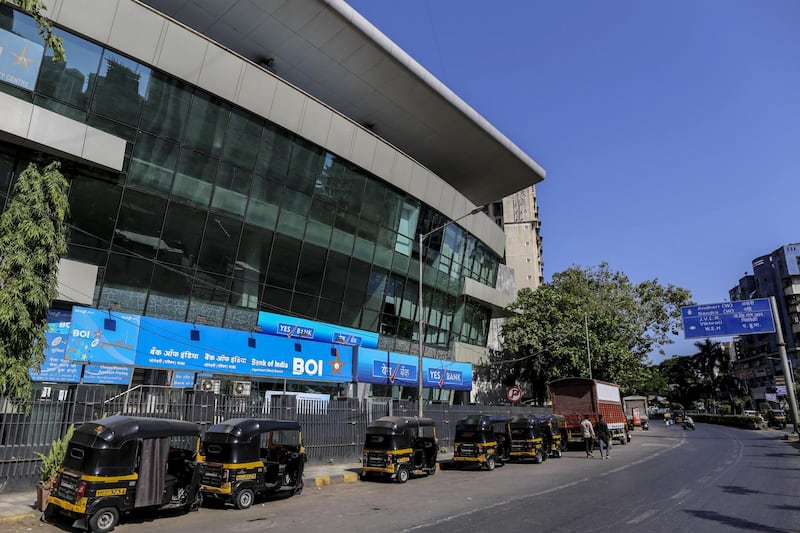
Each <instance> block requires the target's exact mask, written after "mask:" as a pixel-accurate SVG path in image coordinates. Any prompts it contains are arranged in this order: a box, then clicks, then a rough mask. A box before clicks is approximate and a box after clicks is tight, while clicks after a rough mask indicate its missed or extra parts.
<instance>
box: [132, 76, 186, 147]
mask: <svg viewBox="0 0 800 533" xmlns="http://www.w3.org/2000/svg"><path fill="white" fill-rule="evenodd" d="M191 97H192V93H191V89H190V88H189V87H188V86H186V85H184V84H183V83H181V82H180V81H178V80H175V79H171V78H169V77H167V76H165V75H164V74H161V73H160V72H155V71H154V72H153V73H152V76H151V77H150V84H149V85H148V87H147V95H146V97H145V103H144V110H143V112H142V120H141V128H142V129H143V130H145V131H148V132H150V133H153V134H154V135H157V136H159V137H166V138H168V139H172V140H176V141H177V140H178V139H180V137H181V133H182V132H183V125H184V124H185V122H186V116H187V114H188V112H189V102H190V101H191Z"/></svg>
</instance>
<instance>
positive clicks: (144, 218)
mask: <svg viewBox="0 0 800 533" xmlns="http://www.w3.org/2000/svg"><path fill="white" fill-rule="evenodd" d="M165 206H166V200H164V199H163V198H157V197H155V196H151V195H148V194H143V193H140V192H136V191H132V190H128V191H126V193H125V196H124V197H123V199H122V208H121V209H120V212H119V218H118V220H117V229H116V230H115V231H114V246H115V248H114V251H116V252H132V253H135V254H137V255H140V256H144V257H151V258H152V257H155V256H156V252H158V251H160V250H163V251H165V252H166V251H168V250H169V249H171V247H170V246H169V245H167V243H165V242H164V241H163V240H161V221H162V220H164V209H165Z"/></svg>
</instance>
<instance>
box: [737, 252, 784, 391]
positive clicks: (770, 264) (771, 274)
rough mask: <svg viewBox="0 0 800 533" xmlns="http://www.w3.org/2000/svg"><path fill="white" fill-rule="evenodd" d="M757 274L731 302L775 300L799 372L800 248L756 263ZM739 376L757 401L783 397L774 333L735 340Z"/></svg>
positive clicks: (749, 277) (746, 278) (741, 284)
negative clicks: (770, 397) (774, 396)
mask: <svg viewBox="0 0 800 533" xmlns="http://www.w3.org/2000/svg"><path fill="white" fill-rule="evenodd" d="M752 265H753V274H746V275H745V276H743V277H742V278H741V279H740V280H739V283H738V285H736V286H734V287H733V288H732V289H731V290H730V291H729V296H730V298H731V300H746V299H752V298H769V297H774V298H775V304H776V306H777V308H778V318H779V319H780V323H781V331H782V333H783V338H784V342H785V343H786V353H787V356H788V358H789V363H790V365H791V366H793V367H794V368H795V369H796V368H797V361H798V355H799V354H800V350H799V349H800V244H797V243H795V244H787V245H785V246H781V247H780V248H778V249H777V250H775V251H773V252H772V253H770V254H767V255H763V256H761V257H757V258H755V259H753V262H752ZM735 345H736V362H735V368H736V372H737V374H738V375H739V376H740V377H741V378H742V380H743V381H744V382H745V383H746V384H747V386H748V388H749V389H750V390H751V391H752V396H753V398H754V399H756V400H758V399H762V400H763V399H768V398H767V396H768V395H776V394H780V390H779V388H780V386H781V385H784V384H785V383H786V380H785V377H784V375H783V374H784V372H783V367H782V364H781V361H780V359H779V357H778V345H777V337H776V335H775V334H774V333H769V334H759V335H742V336H740V337H737V338H736V339H735Z"/></svg>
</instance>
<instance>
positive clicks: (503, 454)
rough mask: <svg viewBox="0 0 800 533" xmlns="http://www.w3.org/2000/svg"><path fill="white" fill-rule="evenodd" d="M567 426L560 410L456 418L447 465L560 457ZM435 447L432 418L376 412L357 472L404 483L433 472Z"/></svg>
mask: <svg viewBox="0 0 800 533" xmlns="http://www.w3.org/2000/svg"><path fill="white" fill-rule="evenodd" d="M566 431H567V429H566V420H565V419H564V417H563V416H560V415H544V416H534V415H528V416H514V417H499V416H488V415H473V416H468V417H467V418H465V419H463V420H460V421H459V422H458V423H457V424H456V433H455V439H454V441H453V461H452V465H453V466H454V467H456V468H462V467H465V466H480V467H483V468H485V469H487V470H494V467H495V465H497V464H503V463H506V462H508V461H525V460H527V459H532V460H533V461H534V462H535V463H537V464H538V463H541V462H543V461H544V460H545V459H547V458H548V457H561V454H562V452H563V450H564V449H566V444H567V438H566ZM438 450H439V446H438V441H437V439H436V428H435V425H434V421H433V420H432V419H430V418H416V417H413V418H410V417H384V418H380V419H378V420H376V421H375V422H373V423H371V424H370V425H369V426H368V427H367V435H366V440H365V443H364V455H363V458H362V467H361V478H362V479H369V478H371V477H385V478H390V479H394V480H395V481H397V482H399V483H405V482H406V481H408V479H409V478H410V477H411V476H412V475H423V474H428V475H433V474H435V473H436V458H437V453H438Z"/></svg>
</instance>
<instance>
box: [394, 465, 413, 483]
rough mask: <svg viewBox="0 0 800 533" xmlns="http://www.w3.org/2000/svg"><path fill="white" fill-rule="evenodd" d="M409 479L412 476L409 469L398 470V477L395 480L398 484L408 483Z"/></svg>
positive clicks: (401, 468)
mask: <svg viewBox="0 0 800 533" xmlns="http://www.w3.org/2000/svg"><path fill="white" fill-rule="evenodd" d="M409 477H411V475H410V474H409V473H408V468H405V467H400V468H399V469H398V470H397V475H396V476H395V479H396V480H397V482H398V483H405V482H406V481H408V478H409Z"/></svg>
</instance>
